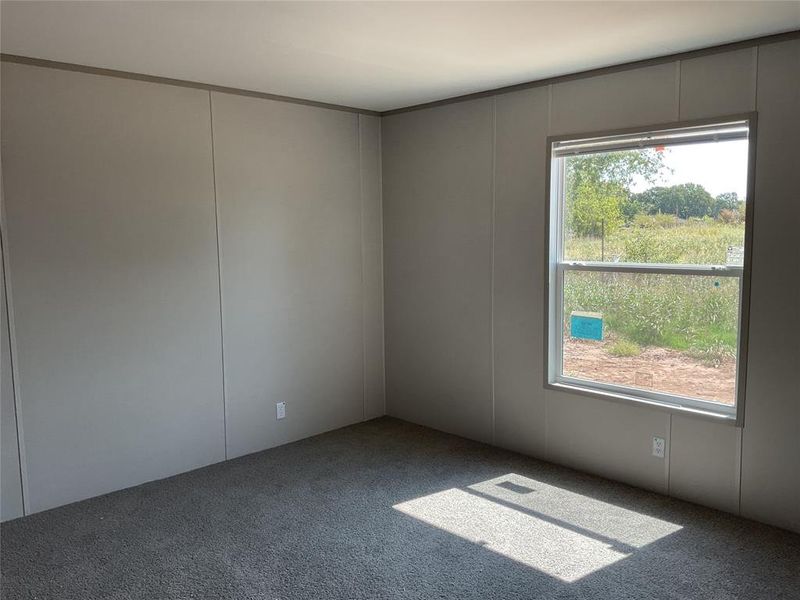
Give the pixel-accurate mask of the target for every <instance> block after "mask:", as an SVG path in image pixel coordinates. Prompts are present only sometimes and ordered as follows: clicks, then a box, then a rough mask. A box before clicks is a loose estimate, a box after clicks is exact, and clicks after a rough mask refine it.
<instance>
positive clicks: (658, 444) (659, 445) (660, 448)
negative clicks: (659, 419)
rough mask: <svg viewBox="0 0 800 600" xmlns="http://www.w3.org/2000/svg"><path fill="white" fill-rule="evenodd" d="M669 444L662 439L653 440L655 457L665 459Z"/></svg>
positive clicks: (655, 438)
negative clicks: (665, 451)
mask: <svg viewBox="0 0 800 600" xmlns="http://www.w3.org/2000/svg"><path fill="white" fill-rule="evenodd" d="M666 447H667V442H666V441H665V440H664V438H662V437H654V438H653V456H655V457H656V458H664V450H666Z"/></svg>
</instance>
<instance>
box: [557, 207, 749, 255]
mask: <svg viewBox="0 0 800 600" xmlns="http://www.w3.org/2000/svg"><path fill="white" fill-rule="evenodd" d="M728 246H744V225H743V224H741V223H739V224H728V223H720V222H717V221H714V220H712V219H706V220H701V219H697V220H690V221H686V222H682V223H681V224H677V225H676V224H675V219H674V217H672V216H668V215H652V216H644V215H643V216H641V217H640V218H638V219H637V221H636V222H635V223H634V224H633V225H631V226H630V227H622V228H620V229H618V230H617V231H615V232H614V233H612V234H610V235H607V236H606V238H605V241H603V240H602V239H601V238H599V237H571V238H570V237H568V238H567V241H566V248H565V258H567V259H571V260H607V261H614V260H620V261H624V262H643V263H680V264H687V263H695V264H713V265H724V264H725V261H726V258H727V250H728ZM603 255H605V256H604V257H603Z"/></svg>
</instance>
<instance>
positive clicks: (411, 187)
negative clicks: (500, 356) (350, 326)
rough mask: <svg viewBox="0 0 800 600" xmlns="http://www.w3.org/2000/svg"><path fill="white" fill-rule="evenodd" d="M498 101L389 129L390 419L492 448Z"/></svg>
mask: <svg viewBox="0 0 800 600" xmlns="http://www.w3.org/2000/svg"><path fill="white" fill-rule="evenodd" d="M492 119H493V115H492V100H491V99H483V100H476V101H470V102H463V103H459V104H453V105H449V106H444V107H441V108H433V109H428V110H422V111H417V112H411V113H405V114H399V115H396V116H390V117H386V118H384V119H383V157H384V162H383V183H384V187H383V199H384V218H385V226H384V253H385V254H384V256H385V258H384V268H385V277H386V361H387V381H386V385H387V402H388V410H389V413H390V414H392V415H394V416H398V417H400V418H403V419H407V420H409V421H414V422H416V423H421V424H423V425H428V426H431V427H435V428H438V429H442V430H445V431H449V432H453V433H458V434H461V435H465V436H467V437H471V438H475V439H479V440H484V441H489V440H490V439H491V429H492V424H491V423H492V406H491V231H492V138H493V120H492Z"/></svg>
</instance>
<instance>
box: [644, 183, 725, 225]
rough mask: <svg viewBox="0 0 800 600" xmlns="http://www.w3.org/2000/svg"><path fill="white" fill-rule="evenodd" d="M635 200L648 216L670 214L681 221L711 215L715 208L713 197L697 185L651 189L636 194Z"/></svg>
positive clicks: (686, 184)
mask: <svg viewBox="0 0 800 600" xmlns="http://www.w3.org/2000/svg"><path fill="white" fill-rule="evenodd" d="M635 200H636V202H638V203H639V204H641V205H642V206H643V207H646V210H647V212H649V213H650V214H655V213H664V214H668V215H669V214H672V215H675V216H677V217H680V218H681V219H688V218H689V217H704V216H706V215H712V214H713V213H714V207H715V200H714V198H713V196H711V194H709V193H708V191H707V190H706V189H705V188H704V187H703V186H702V185H699V184H697V183H681V184H679V185H673V186H670V187H653V188H650V189H649V190H645V191H644V192H642V193H641V194H636V195H635Z"/></svg>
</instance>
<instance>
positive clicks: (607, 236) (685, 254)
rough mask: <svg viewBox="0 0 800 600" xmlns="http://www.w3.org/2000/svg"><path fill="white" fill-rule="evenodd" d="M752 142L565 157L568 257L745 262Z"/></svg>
mask: <svg viewBox="0 0 800 600" xmlns="http://www.w3.org/2000/svg"><path fill="white" fill-rule="evenodd" d="M747 152H748V151H747V140H733V141H723V142H705V143H693V144H683V145H675V146H668V147H663V146H658V147H655V148H643V149H637V150H623V151H616V152H601V153H595V154H581V155H577V156H567V157H564V158H562V159H560V160H563V161H564V172H565V176H564V217H563V227H564V238H563V240H564V241H563V243H564V259H565V260H567V261H569V260H575V261H602V262H634V263H672V264H714V265H726V264H727V265H735V266H742V257H743V256H744V232H745V198H746V189H747V160H748V155H747Z"/></svg>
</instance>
